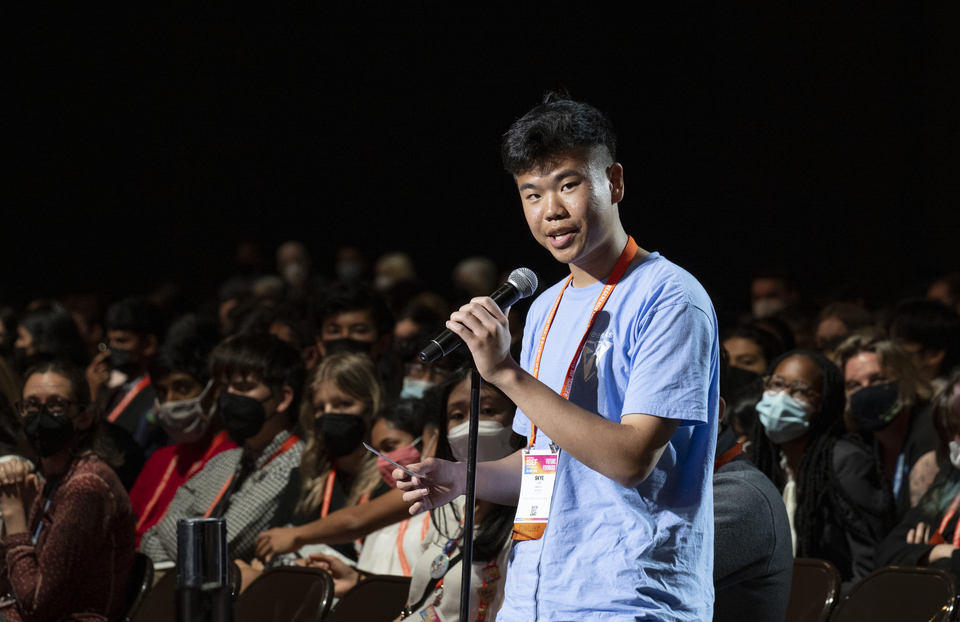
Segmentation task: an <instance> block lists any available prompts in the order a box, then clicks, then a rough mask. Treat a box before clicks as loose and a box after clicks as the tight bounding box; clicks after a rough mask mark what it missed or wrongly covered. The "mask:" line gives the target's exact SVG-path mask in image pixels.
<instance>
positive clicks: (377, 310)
mask: <svg viewBox="0 0 960 622" xmlns="http://www.w3.org/2000/svg"><path fill="white" fill-rule="evenodd" d="M315 318H316V323H317V327H318V328H319V330H320V336H319V339H318V341H317V346H318V347H319V348H320V352H321V354H323V355H324V356H328V355H331V354H336V353H338V352H359V353H365V354H369V355H370V357H371V358H372V359H373V360H374V362H378V361H379V360H380V357H381V356H382V355H383V354H386V353H387V352H389V351H390V346H391V345H392V341H393V316H391V315H390V309H389V308H388V307H387V303H386V301H384V299H383V297H382V296H381V295H380V294H378V293H377V292H376V291H375V290H373V289H371V288H370V287H367V286H365V285H362V284H358V285H354V286H344V287H333V288H331V289H330V290H329V291H328V292H327V294H326V296H324V297H323V299H322V300H321V302H320V305H319V307H318V308H317V310H316V312H315Z"/></svg>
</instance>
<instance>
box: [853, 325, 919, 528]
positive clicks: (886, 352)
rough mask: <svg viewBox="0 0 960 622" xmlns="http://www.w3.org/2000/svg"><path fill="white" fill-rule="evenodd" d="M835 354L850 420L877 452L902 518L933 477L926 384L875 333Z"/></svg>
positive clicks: (895, 349)
mask: <svg viewBox="0 0 960 622" xmlns="http://www.w3.org/2000/svg"><path fill="white" fill-rule="evenodd" d="M835 356H836V360H837V363H838V364H839V365H840V369H841V371H842V372H843V376H844V386H845V391H846V394H847V402H848V407H847V411H848V413H849V418H850V421H851V422H852V423H853V425H854V426H855V427H856V429H857V430H859V431H860V433H861V435H862V436H863V438H864V440H865V441H866V442H867V443H868V444H872V445H873V447H874V449H875V450H876V452H877V456H878V457H879V459H880V463H881V464H882V465H883V473H884V476H885V477H886V479H887V482H888V483H889V484H890V486H891V487H892V490H893V498H894V500H895V501H896V503H897V516H898V518H902V517H903V516H904V515H905V514H906V513H907V510H909V509H910V508H912V507H915V506H916V505H917V503H918V502H919V501H920V497H922V496H923V494H924V493H925V492H926V491H927V488H929V487H930V484H931V483H932V482H933V478H934V476H935V475H936V474H937V459H936V453H935V451H934V450H935V449H936V434H935V432H934V429H933V421H932V418H931V414H930V405H929V400H930V396H931V390H930V385H929V384H928V383H927V381H926V380H924V378H923V377H922V376H921V374H920V370H918V369H917V368H916V366H915V365H914V364H913V361H912V360H911V359H910V356H909V355H908V354H907V353H906V352H905V351H904V350H903V348H901V347H900V346H899V345H897V343H896V342H895V341H893V340H891V339H885V338H883V337H881V336H879V335H877V334H875V333H874V334H872V335H871V334H862V335H854V336H853V337H850V338H849V339H847V340H846V341H844V342H843V343H842V344H841V345H840V347H839V348H838V349H837V351H836V354H835Z"/></svg>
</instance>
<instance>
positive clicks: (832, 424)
mask: <svg viewBox="0 0 960 622" xmlns="http://www.w3.org/2000/svg"><path fill="white" fill-rule="evenodd" d="M794 356H803V357H805V358H807V359H808V360H810V361H811V362H812V363H813V364H814V365H816V366H817V367H818V368H819V369H820V385H821V387H820V394H821V397H820V407H819V408H818V410H817V413H816V415H815V416H814V417H813V418H812V420H811V422H810V429H809V432H808V433H807V434H808V435H809V436H808V440H807V446H806V449H804V452H803V458H801V460H800V467H799V473H796V474H795V477H796V478H797V479H796V482H797V510H796V513H795V517H796V518H795V521H794V524H795V525H796V532H797V556H798V557H818V556H820V555H821V553H820V551H819V550H818V544H817V543H818V542H819V541H820V539H821V538H822V536H823V530H824V527H825V513H824V511H823V508H824V507H825V506H826V505H827V504H830V505H832V506H833V507H834V508H837V509H838V511H841V510H839V509H840V508H849V511H850V513H852V515H853V517H852V518H850V519H848V520H845V521H844V522H845V526H846V528H847V529H848V530H850V531H851V532H853V533H855V534H857V535H858V536H860V537H864V538H867V537H869V534H868V533H867V532H866V528H865V527H864V526H863V525H864V521H863V520H862V519H863V517H864V516H867V515H870V516H875V517H878V518H880V519H881V522H882V523H883V528H884V533H886V531H889V530H890V529H891V528H892V527H893V525H894V524H895V522H896V510H895V506H894V499H893V491H892V489H891V488H890V485H889V483H887V480H886V476H885V475H884V473H883V466H882V465H881V464H880V460H879V459H878V458H877V456H876V454H875V452H874V451H873V450H872V449H871V448H869V447H867V446H866V445H865V444H864V442H863V440H862V439H861V438H860V437H858V436H856V435H848V434H847V433H846V428H845V426H844V421H843V411H844V409H845V408H846V395H845V393H844V383H843V374H841V373H840V369H839V368H838V367H837V366H836V365H835V364H834V363H833V362H832V361H830V360H829V359H827V358H826V357H825V356H823V355H822V354H820V353H818V352H811V351H809V350H791V351H790V352H786V353H784V354H782V355H781V356H779V357H777V358H776V359H774V360H773V361H772V362H771V363H770V365H769V367H768V368H767V373H768V374H771V373H773V372H774V371H775V370H776V369H777V367H778V366H779V365H780V363H782V362H783V361H785V360H786V359H788V358H791V357H794ZM841 438H845V439H846V440H848V441H850V442H852V443H854V444H857V445H860V446H861V447H862V448H863V450H864V451H865V452H866V453H867V454H868V455H870V456H871V458H872V461H873V466H874V475H875V478H876V480H877V481H878V482H880V484H881V487H882V489H883V507H882V508H881V509H879V510H878V509H876V508H868V507H865V506H864V505H863V504H861V503H859V502H858V501H856V500H855V499H853V498H852V497H851V496H850V495H849V494H847V492H846V491H845V490H844V489H843V487H842V486H841V485H840V484H839V482H838V480H837V475H836V473H835V472H834V467H833V452H834V448H835V447H836V444H837V441H838V440H840V439H841ZM752 441H753V442H752V443H751V445H750V452H749V454H750V459H751V460H752V461H753V463H754V464H755V465H756V466H757V468H758V469H760V470H761V471H763V473H764V474H766V475H767V477H769V478H770V479H771V480H772V481H773V482H774V484H776V485H777V488H778V489H780V490H781V491H782V490H783V488H784V486H785V485H786V476H785V474H784V473H783V470H782V469H781V468H780V460H779V448H778V447H777V446H776V445H775V444H774V443H773V442H772V441H770V439H769V438H767V435H766V431H765V430H764V427H763V425H757V426H756V427H755V429H754V434H753V438H752Z"/></svg>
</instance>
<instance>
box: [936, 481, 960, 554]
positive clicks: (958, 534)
mask: <svg viewBox="0 0 960 622" xmlns="http://www.w3.org/2000/svg"><path fill="white" fill-rule="evenodd" d="M958 506H960V492H958V493H957V496H956V497H954V498H953V503H951V504H950V509H948V510H947V513H946V515H944V517H943V520H942V521H940V529H938V530H937V534H939V536H940V538H939V540H940V542H934V539H933V538H930V544H943V543H945V542H946V540H945V539H944V537H943V530H944V529H946V528H947V523H949V522H950V519H951V518H953V515H954V514H956V513H957V507H958ZM935 535H936V534H935ZM953 546H960V523H958V524H957V526H956V527H954V528H953Z"/></svg>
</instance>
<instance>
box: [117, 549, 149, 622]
mask: <svg viewBox="0 0 960 622" xmlns="http://www.w3.org/2000/svg"><path fill="white" fill-rule="evenodd" d="M152 585H153V562H152V561H150V558H149V557H147V556H146V555H144V554H143V553H137V554H136V555H135V556H134V557H133V567H132V568H131V569H130V583H129V585H128V586H127V595H126V598H124V600H123V617H122V618H121V620H123V621H124V622H130V620H132V619H133V616H134V615H135V614H136V613H137V609H138V608H139V607H140V603H141V602H143V599H144V597H145V596H146V595H147V592H149V591H150V587H151V586H152Z"/></svg>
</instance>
